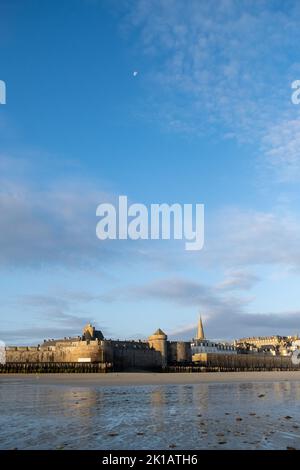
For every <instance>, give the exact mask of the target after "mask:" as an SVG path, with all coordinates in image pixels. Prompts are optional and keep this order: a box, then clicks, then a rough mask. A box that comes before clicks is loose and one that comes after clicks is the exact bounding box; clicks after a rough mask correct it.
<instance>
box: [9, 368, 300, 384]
mask: <svg viewBox="0 0 300 470" xmlns="http://www.w3.org/2000/svg"><path fill="white" fill-rule="evenodd" d="M16 380H17V381H19V380H21V381H24V382H27V383H36V382H39V383H41V384H51V383H53V384H58V385H59V384H62V385H78V386H85V385H88V386H90V385H97V386H100V387H101V386H103V387H113V386H126V387H128V386H130V385H134V386H138V385H141V386H143V385H172V384H174V385H184V384H202V383H243V382H247V383H255V382H281V381H289V382H298V381H299V382H300V371H268V372H199V373H198V372H191V373H188V372H184V373H181V372H178V373H154V372H112V373H108V374H101V373H100V374H0V383H1V382H3V381H4V382H7V381H16Z"/></svg>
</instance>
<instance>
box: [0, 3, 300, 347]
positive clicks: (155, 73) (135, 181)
mask: <svg viewBox="0 0 300 470" xmlns="http://www.w3.org/2000/svg"><path fill="white" fill-rule="evenodd" d="M299 21H300V4H299V2H298V1H297V0H295V1H294V0H286V1H285V2H282V1H279V0H278V1H277V0H267V1H265V0H210V1H209V2H207V1H206V0H205V1H204V0H203V1H202V0H186V1H184V2H183V1H181V0H122V1H115V0H73V1H72V2H70V1H68V0H60V1H54V0H51V1H50V0H45V1H43V2H40V1H37V0H36V1H34V0H26V1H24V0H1V2H0V80H3V81H4V82H5V84H6V104H4V105H0V211H1V212H0V299H1V302H0V312H1V322H0V339H1V340H3V341H5V342H6V343H8V344H37V343H39V342H41V341H42V340H43V339H44V338H56V337H58V338H59V337H64V336H69V335H77V334H80V333H81V331H82V328H83V326H84V324H85V323H87V322H89V321H90V322H92V323H93V324H95V325H96V327H97V328H98V329H101V330H102V331H103V334H104V335H105V337H106V338H120V339H121V338H122V339H129V338H132V339H135V338H142V339H144V338H147V337H148V336H149V335H150V334H152V333H153V332H154V331H155V330H156V329H157V328H162V329H163V330H164V331H165V332H166V333H167V334H168V336H169V337H170V338H172V339H173V338H174V339H175V338H180V339H186V340H188V339H191V338H192V337H193V336H194V335H195V331H196V323H197V318H198V315H199V313H201V315H202V318H203V323H204V328H205V333H206V336H207V337H209V338H211V339H219V340H231V339H234V338H239V337H245V336H250V335H269V334H270V335H271V334H280V335H291V334H297V333H300V293H299V292H300V290H299V282H300V209H299V207H300V205H299V202H300V191H299V183H300V150H299V148H300V105H299V106H297V105H295V104H293V103H292V101H291V95H292V91H293V90H292V89H291V84H292V82H293V81H294V80H299V79H300V57H299V43H300V28H299ZM136 72H137V73H136ZM119 195H127V197H128V200H129V201H130V202H132V203H134V202H137V203H142V204H145V205H150V204H154V203H167V204H172V203H179V204H184V203H190V204H197V203H199V204H200V203H202V204H204V205H205V242H204V248H203V249H202V250H201V251H193V252H189V251H186V250H185V249H184V241H179V240H175V241H174V240H152V241H151V240H137V241H134V240H106V241H100V240H99V239H97V237H96V224H97V221H98V220H97V217H96V208H97V206H98V204H100V203H102V202H112V203H115V202H116V201H117V198H118V196H119Z"/></svg>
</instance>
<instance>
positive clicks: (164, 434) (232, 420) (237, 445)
mask: <svg viewBox="0 0 300 470" xmlns="http://www.w3.org/2000/svg"><path fill="white" fill-rule="evenodd" d="M299 405H300V373H299V372H236V373H144V372H141V373H110V374H40V375H33V374H32V375H30V374H28V375H27V374H24V375H23V374H18V375H17V374H14V375H13V374H6V375H4V374H2V375H1V376H0V449H27V450H30V449H32V450H34V449H36V450H38V449H40V450H41V449H66V450H68V449H70V450H72V449H99V450H108V449H109V450H130V449H143V450H155V449H174V450H180V449H299V448H300V406H299Z"/></svg>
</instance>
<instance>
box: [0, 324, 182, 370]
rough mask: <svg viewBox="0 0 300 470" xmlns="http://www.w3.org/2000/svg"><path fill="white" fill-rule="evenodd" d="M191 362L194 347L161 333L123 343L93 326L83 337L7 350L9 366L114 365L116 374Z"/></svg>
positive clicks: (88, 326) (85, 328) (46, 341)
mask: <svg viewBox="0 0 300 470" xmlns="http://www.w3.org/2000/svg"><path fill="white" fill-rule="evenodd" d="M189 361H191V348H190V343H189V342H182V341H178V342H177V341H171V342H170V341H168V338H167V335H166V334H165V333H164V332H163V331H162V330H161V329H158V330H157V331H156V332H155V333H154V334H153V335H151V336H150V337H149V339H148V341H141V340H139V341H120V340H110V339H105V338H104V336H103V334H102V332H101V331H99V330H96V329H95V327H94V326H93V325H91V324H90V323H89V324H88V325H86V326H85V327H84V329H83V333H82V336H76V337H72V338H63V339H57V340H55V339H50V340H45V341H44V342H43V343H42V344H41V345H38V346H36V347H31V346H10V347H7V348H6V362H7V363H12V362H15V363H19V362H21V363H22V362H26V363H39V362H50V363H52V362H70V363H71V362H72V363H73V362H91V363H103V364H104V363H106V364H112V365H113V367H114V368H115V369H116V370H131V369H133V370H137V369H140V370H144V369H160V368H165V367H166V366H167V365H168V364H169V363H172V364H174V363H186V362H189Z"/></svg>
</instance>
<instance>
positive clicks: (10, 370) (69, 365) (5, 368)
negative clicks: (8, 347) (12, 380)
mask: <svg viewBox="0 0 300 470" xmlns="http://www.w3.org/2000/svg"><path fill="white" fill-rule="evenodd" d="M112 370H113V368H112V364H110V363H102V362H98V363H95V362H93V363H89V362H7V363H6V364H0V374H43V373H44V374H51V373H56V374H61V373H66V374H71V373H74V374H76V373H78V374H79V373H81V374H82V373H107V372H111V371H112Z"/></svg>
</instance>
